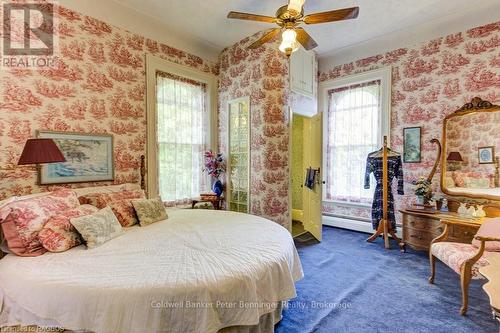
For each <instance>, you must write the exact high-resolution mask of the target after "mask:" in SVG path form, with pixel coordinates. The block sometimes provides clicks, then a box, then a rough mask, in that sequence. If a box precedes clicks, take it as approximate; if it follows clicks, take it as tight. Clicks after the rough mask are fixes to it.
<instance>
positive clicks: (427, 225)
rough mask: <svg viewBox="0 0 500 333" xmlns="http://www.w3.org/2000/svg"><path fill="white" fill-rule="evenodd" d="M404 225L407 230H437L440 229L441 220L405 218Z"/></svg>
mask: <svg viewBox="0 0 500 333" xmlns="http://www.w3.org/2000/svg"><path fill="white" fill-rule="evenodd" d="M403 224H404V226H405V227H406V228H411V229H418V230H436V229H437V228H438V227H440V222H439V220H434V219H430V218H422V217H419V216H411V215H407V216H405V218H404V221H403ZM441 230H442V229H441Z"/></svg>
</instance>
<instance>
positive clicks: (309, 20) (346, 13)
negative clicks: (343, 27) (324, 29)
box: [304, 7, 359, 24]
mask: <svg viewBox="0 0 500 333" xmlns="http://www.w3.org/2000/svg"><path fill="white" fill-rule="evenodd" d="M358 14H359V7H352V8H344V9H339V10H332V11H329V12H323V13H316V14H311V15H307V16H305V17H304V23H305V24H318V23H326V22H335V21H342V20H349V19H355V18H356V17H358Z"/></svg>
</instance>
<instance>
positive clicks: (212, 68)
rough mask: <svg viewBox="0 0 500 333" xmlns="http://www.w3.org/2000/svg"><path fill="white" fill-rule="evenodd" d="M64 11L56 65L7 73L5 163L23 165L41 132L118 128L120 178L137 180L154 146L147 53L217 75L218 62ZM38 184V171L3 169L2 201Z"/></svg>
mask: <svg viewBox="0 0 500 333" xmlns="http://www.w3.org/2000/svg"><path fill="white" fill-rule="evenodd" d="M57 16H58V18H59V26H58V31H57V34H58V37H59V44H60V48H59V52H60V61H59V62H58V66H57V67H56V68H51V69H45V70H38V71H35V70H2V71H1V76H2V80H1V81H2V82H1V99H0V149H1V152H2V153H1V154H0V165H1V166H2V167H3V166H6V165H12V164H15V163H17V159H18V158H19V156H20V154H21V151H22V148H23V145H24V142H25V141H26V139H28V138H31V137H34V136H35V132H36V130H52V131H65V132H67V131H73V132H86V133H110V134H113V135H114V139H115V141H114V144H115V149H114V150H115V171H116V179H115V183H124V182H134V183H137V182H139V166H140V156H141V155H143V154H145V152H146V111H145V105H146V103H145V84H146V76H145V54H146V53H150V54H154V55H156V56H159V57H161V58H163V59H166V60H169V61H173V62H176V63H179V64H183V65H186V66H190V67H193V68H197V69H200V70H202V71H205V72H210V73H213V74H216V75H217V74H218V64H216V63H212V62H207V61H205V60H203V59H202V58H200V57H198V56H195V55H192V54H188V53H186V52H184V51H181V50H178V49H175V48H172V47H170V46H168V45H165V44H162V43H159V42H157V41H154V40H151V39H147V38H144V37H142V36H139V35H136V34H133V33H131V32H128V31H125V30H123V29H119V28H116V27H113V26H111V25H108V24H107V23H105V22H102V21H99V20H96V19H94V18H92V17H89V16H86V15H82V14H79V13H77V12H74V11H71V10H68V9H66V8H64V7H57ZM35 184H36V172H35V170H34V169H30V168H23V167H18V168H15V169H14V170H0V199H2V198H5V197H8V196H11V195H23V194H29V193H32V192H39V191H41V190H42V189H43V188H41V187H39V186H37V185H35ZM100 184H102V183H100ZM86 185H89V184H78V185H76V184H75V185H74V186H86Z"/></svg>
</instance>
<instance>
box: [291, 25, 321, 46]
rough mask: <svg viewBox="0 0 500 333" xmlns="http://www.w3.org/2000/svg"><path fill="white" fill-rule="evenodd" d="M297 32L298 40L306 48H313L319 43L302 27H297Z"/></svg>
mask: <svg viewBox="0 0 500 333" xmlns="http://www.w3.org/2000/svg"><path fill="white" fill-rule="evenodd" d="M295 32H296V33H297V41H298V42H299V43H300V44H302V46H303V47H304V48H305V49H306V50H312V49H314V48H315V47H316V46H318V43H316V41H315V40H314V39H312V37H311V36H310V35H309V34H308V33H307V32H306V31H305V30H304V29H302V28H297V29H295Z"/></svg>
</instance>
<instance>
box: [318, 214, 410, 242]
mask: <svg viewBox="0 0 500 333" xmlns="http://www.w3.org/2000/svg"><path fill="white" fill-rule="evenodd" d="M322 220H323V225H328V226H330V227H336V228H342V229H348V230H354V231H360V232H364V233H367V234H373V232H374V230H373V228H372V222H371V221H370V220H368V219H363V218H353V217H350V216H343V215H336V214H323V219H322ZM397 227H398V231H397V233H396V234H397V235H398V237H402V232H401V226H400V225H397Z"/></svg>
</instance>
